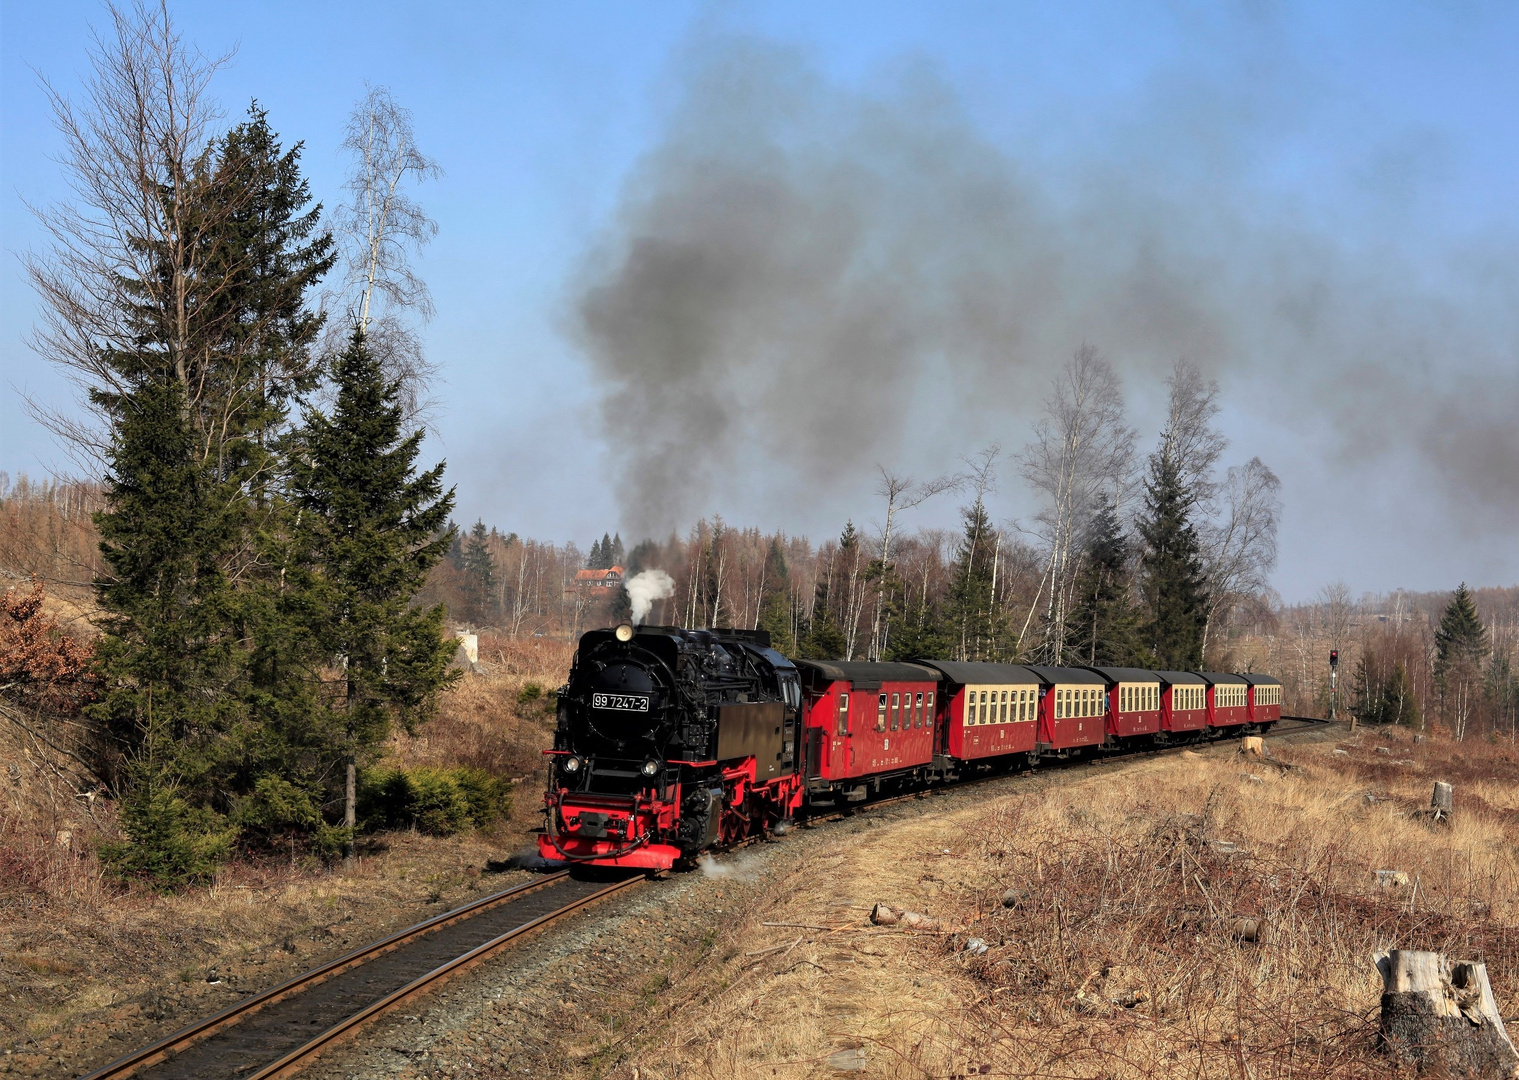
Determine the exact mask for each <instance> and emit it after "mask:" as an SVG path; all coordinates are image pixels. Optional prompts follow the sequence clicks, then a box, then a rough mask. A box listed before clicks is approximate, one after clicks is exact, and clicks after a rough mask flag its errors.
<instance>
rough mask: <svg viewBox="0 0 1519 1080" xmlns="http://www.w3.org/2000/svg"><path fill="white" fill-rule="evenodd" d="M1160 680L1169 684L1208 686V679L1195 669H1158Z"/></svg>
mask: <svg viewBox="0 0 1519 1080" xmlns="http://www.w3.org/2000/svg"><path fill="white" fill-rule="evenodd" d="M1155 674H1157V675H1159V676H1160V681H1161V682H1163V683H1165V684H1166V685H1167V686H1177V685H1181V686H1198V685H1203V686H1206V685H1207V683H1208V680H1207V679H1205V678H1203V677H1202V676H1201V675H1199V674H1198V673H1197V672H1195V671H1157V672H1156V673H1155Z"/></svg>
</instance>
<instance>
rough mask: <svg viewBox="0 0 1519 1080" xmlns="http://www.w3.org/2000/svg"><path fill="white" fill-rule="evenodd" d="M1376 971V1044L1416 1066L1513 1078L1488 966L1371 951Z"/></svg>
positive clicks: (1514, 1056)
mask: <svg viewBox="0 0 1519 1080" xmlns="http://www.w3.org/2000/svg"><path fill="white" fill-rule="evenodd" d="M1372 959H1373V960H1374V961H1375V962H1376V965H1377V970H1378V971H1379V972H1380V973H1381V975H1382V1023H1381V1033H1380V1035H1379V1037H1378V1045H1379V1046H1380V1047H1381V1049H1382V1050H1383V1051H1384V1052H1385V1053H1387V1054H1389V1055H1390V1056H1392V1057H1394V1058H1396V1059H1398V1060H1400V1061H1403V1062H1406V1063H1409V1064H1412V1065H1413V1066H1414V1067H1415V1068H1416V1069H1417V1070H1418V1071H1419V1072H1421V1073H1422V1072H1425V1071H1430V1072H1438V1073H1439V1074H1441V1075H1444V1076H1450V1077H1468V1078H1471V1080H1479V1078H1480V1080H1495V1078H1512V1077H1519V1051H1515V1049H1514V1044H1513V1043H1512V1042H1510V1041H1509V1037H1508V1032H1507V1031H1506V1030H1504V1027H1503V1017H1502V1016H1501V1015H1499V1013H1498V1004H1497V1002H1496V1001H1495V1000H1494V998H1493V988H1492V986H1491V985H1490V984H1489V983H1488V980H1487V965H1486V964H1477V963H1467V962H1462V961H1458V962H1456V963H1451V962H1450V961H1449V960H1447V959H1446V958H1445V956H1444V955H1442V954H1440V953H1434V952H1421V951H1417V950H1413V949H1393V950H1391V951H1389V952H1379V953H1376V954H1374V956H1373V957H1372Z"/></svg>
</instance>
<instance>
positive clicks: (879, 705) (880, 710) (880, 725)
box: [876, 694, 886, 731]
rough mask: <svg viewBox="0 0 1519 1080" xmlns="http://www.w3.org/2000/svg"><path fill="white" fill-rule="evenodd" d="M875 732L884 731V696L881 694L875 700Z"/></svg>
mask: <svg viewBox="0 0 1519 1080" xmlns="http://www.w3.org/2000/svg"><path fill="white" fill-rule="evenodd" d="M876 730H877V731H885V730H886V695H885V694H882V695H881V696H880V697H879V698H877V699H876Z"/></svg>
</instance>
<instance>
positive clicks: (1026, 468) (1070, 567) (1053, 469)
mask: <svg viewBox="0 0 1519 1080" xmlns="http://www.w3.org/2000/svg"><path fill="white" fill-rule="evenodd" d="M1020 460H1021V465H1022V469H1023V475H1024V478H1025V479H1026V480H1028V482H1029V484H1030V485H1031V486H1032V487H1033V488H1034V490H1035V491H1036V492H1037V493H1038V494H1039V495H1040V496H1041V497H1042V498H1043V501H1044V507H1043V509H1042V510H1041V511H1040V513H1039V515H1038V517H1037V519H1036V520H1037V522H1038V528H1037V530H1036V532H1037V535H1038V537H1039V539H1040V541H1041V543H1042V544H1043V546H1044V548H1045V551H1046V567H1045V579H1046V582H1045V587H1044V588H1041V595H1044V596H1045V597H1046V599H1045V604H1046V607H1045V626H1044V644H1043V648H1042V651H1043V653H1044V655H1045V659H1047V660H1048V661H1049V662H1050V663H1057V664H1058V663H1060V662H1061V660H1062V658H1063V654H1064V650H1065V624H1066V621H1067V616H1068V612H1069V609H1070V605H1071V586H1072V583H1073V582H1074V580H1075V576H1076V569H1077V563H1078V562H1079V558H1080V550H1081V543H1080V541H1081V535H1080V532H1081V529H1082V528H1083V527H1084V525H1085V523H1086V522H1087V521H1088V520H1089V519H1090V518H1091V516H1092V511H1093V509H1094V508H1095V507H1096V506H1097V505H1098V503H1099V501H1100V500H1101V499H1104V498H1106V499H1112V500H1113V501H1114V502H1115V503H1118V504H1120V505H1121V504H1122V503H1123V502H1124V501H1126V499H1127V497H1128V493H1129V489H1130V486H1131V484H1132V479H1133V463H1134V429H1133V428H1131V427H1129V426H1128V425H1127V424H1126V423H1125V422H1124V402H1123V391H1122V388H1121V387H1120V385H1119V381H1118V376H1117V374H1115V373H1114V371H1113V368H1112V366H1111V365H1110V364H1109V363H1108V362H1107V361H1106V360H1104V359H1103V358H1102V357H1101V356H1100V355H1099V354H1098V351H1097V349H1096V348H1095V347H1093V346H1091V345H1085V344H1083V345H1082V346H1081V347H1080V348H1078V349H1077V350H1076V352H1075V353H1074V354H1073V355H1072V356H1071V358H1070V360H1068V361H1067V362H1066V364H1065V366H1064V367H1062V368H1061V370H1060V374H1059V375H1057V376H1056V377H1055V380H1054V387H1053V392H1052V393H1051V394H1050V396H1049V397H1048V398H1046V399H1045V402H1044V417H1043V418H1042V419H1041V420H1040V421H1039V423H1038V424H1037V425H1036V426H1035V428H1034V439H1033V441H1032V442H1031V443H1029V445H1028V446H1027V447H1026V448H1025V449H1024V451H1023V454H1022V457H1021V459H1020ZM1045 588H1047V590H1048V591H1047V592H1046V591H1045ZM1037 603H1038V600H1037V599H1036V600H1035V604H1037Z"/></svg>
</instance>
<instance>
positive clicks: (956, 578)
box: [919, 500, 1005, 660]
mask: <svg viewBox="0 0 1519 1080" xmlns="http://www.w3.org/2000/svg"><path fill="white" fill-rule="evenodd" d="M961 518H962V520H963V521H964V534H963V537H962V539H961V541H960V547H959V550H958V551H957V552H956V554H955V563H954V566H953V568H952V576H951V583H950V592H949V602H948V605H947V606H948V623H949V625H948V627H947V628H946V629H945V630H944V631H943V632H942V636H943V637H947V638H948V641H947V642H944V644H948V645H949V646H950V647H951V649H952V651H953V654H954V656H955V657H956V658H958V659H960V660H995V659H1000V657H1001V645H1002V639H1003V638H1004V637H1005V634H1004V633H1003V631H1004V630H1005V627H1004V626H1003V625H1002V619H1001V618H1000V614H999V612H998V609H997V604H996V598H995V597H994V596H993V593H992V580H993V576H994V574H995V568H994V560H995V559H996V557H997V554H996V548H997V541H996V536H995V533H994V531H993V529H992V526H991V517H990V515H988V514H987V512H986V506H985V505H984V504H983V503H982V502H981V501H980V500H977V501H976V502H974V503H972V504H971V505H970V506H967V507H965V508H964V509H963V510H962V511H961ZM921 632H922V633H923V634H924V635H925V640H924V641H923V646H924V647H930V646H934V645H938V646H939V647H942V644H940V643H939V642H936V641H935V640H934V638H935V634H934V633H933V632H932V630H931V629H930V628H929V627H927V626H925V627H923V629H922V631H921ZM919 655H921V656H931V655H934V654H932V653H920V654H919Z"/></svg>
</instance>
